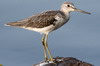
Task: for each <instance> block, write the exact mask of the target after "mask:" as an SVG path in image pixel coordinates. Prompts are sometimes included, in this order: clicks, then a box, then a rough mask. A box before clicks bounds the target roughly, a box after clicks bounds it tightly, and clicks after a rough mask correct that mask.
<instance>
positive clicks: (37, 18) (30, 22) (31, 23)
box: [7, 11, 60, 28]
mask: <svg viewBox="0 0 100 66" xmlns="http://www.w3.org/2000/svg"><path fill="white" fill-rule="evenodd" d="M59 12H60V11H46V12H43V13H40V14H36V15H33V16H31V17H29V18H26V19H23V20H20V21H16V22H11V23H7V25H9V26H15V27H33V28H43V27H46V26H49V25H55V23H54V22H55V21H57V20H56V19H55V16H56V15H57V14H58V13H59Z"/></svg>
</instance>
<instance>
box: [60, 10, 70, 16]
mask: <svg viewBox="0 0 100 66" xmlns="http://www.w3.org/2000/svg"><path fill="white" fill-rule="evenodd" d="M60 11H62V12H63V13H64V14H65V15H69V14H70V11H69V10H66V9H63V8H61V9H60Z"/></svg>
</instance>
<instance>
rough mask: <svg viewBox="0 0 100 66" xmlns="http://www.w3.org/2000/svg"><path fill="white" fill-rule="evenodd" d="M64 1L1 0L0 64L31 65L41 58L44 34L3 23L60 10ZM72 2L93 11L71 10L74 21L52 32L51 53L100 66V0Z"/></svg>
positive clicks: (50, 36)
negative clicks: (6, 25)
mask: <svg viewBox="0 0 100 66" xmlns="http://www.w3.org/2000/svg"><path fill="white" fill-rule="evenodd" d="M64 1H65V0H63V1H62V0H50V1H47V0H41V1H40V0H36V1H35V0H1V2H0V64H3V65H4V66H31V65H32V64H35V63H38V62H40V61H42V60H43V49H42V44H41V37H42V35H41V34H39V33H37V32H32V31H28V30H24V29H18V28H12V27H5V26H4V24H5V23H7V22H12V21H17V20H20V19H23V18H26V17H28V16H31V15H32V14H34V13H38V12H41V11H45V10H54V9H59V7H60V5H61V4H62V2H64ZM71 2H74V3H75V5H76V6H77V8H79V9H83V10H86V11H89V12H91V13H92V14H91V15H86V14H81V13H78V12H73V13H71V20H70V21H69V22H68V23H67V24H66V25H64V26H63V27H62V28H60V29H59V30H56V31H55V32H52V33H51V34H50V35H49V40H48V42H49V47H50V49H51V51H52V54H53V56H54V57H56V56H63V57H75V58H78V59H80V60H82V61H85V62H89V63H91V64H93V65H95V66H99V65H100V62H99V61H100V22H99V21H100V18H99V17H100V16H99V13H100V8H99V6H100V4H99V2H100V1H96V0H95V1H91V0H88V1H73V0H71ZM51 3H52V5H51ZM55 3H56V4H55ZM84 4H85V5H84Z"/></svg>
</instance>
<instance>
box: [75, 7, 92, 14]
mask: <svg viewBox="0 0 100 66" xmlns="http://www.w3.org/2000/svg"><path fill="white" fill-rule="evenodd" d="M75 11H78V12H81V13H85V14H91V13H89V12H86V11H83V10H80V9H77V8H75Z"/></svg>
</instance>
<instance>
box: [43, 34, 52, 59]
mask: <svg viewBox="0 0 100 66" xmlns="http://www.w3.org/2000/svg"><path fill="white" fill-rule="evenodd" d="M47 40H48V34H45V48H46V50H47V52H48V55H49V57H50V61H53V57H52V55H51V52H50V50H49V47H48V43H47Z"/></svg>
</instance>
